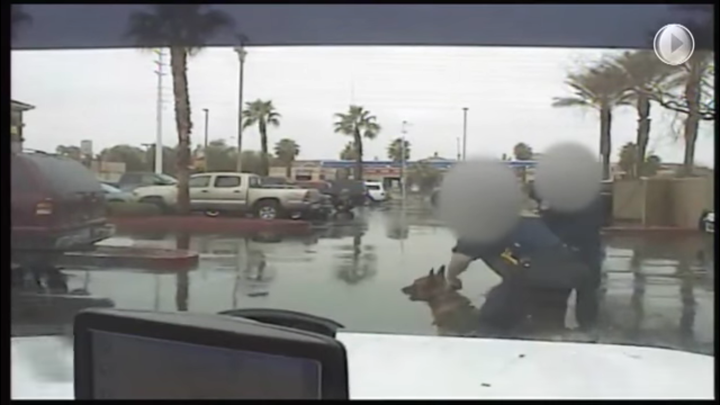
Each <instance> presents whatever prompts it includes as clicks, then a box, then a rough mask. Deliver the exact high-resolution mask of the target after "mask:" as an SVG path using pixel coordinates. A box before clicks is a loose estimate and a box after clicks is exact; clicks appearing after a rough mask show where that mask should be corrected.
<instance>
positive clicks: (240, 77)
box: [234, 35, 247, 173]
mask: <svg viewBox="0 0 720 405" xmlns="http://www.w3.org/2000/svg"><path fill="white" fill-rule="evenodd" d="M238 39H239V40H240V46H237V47H235V48H234V50H235V53H237V55H238V61H239V62H240V69H239V72H238V137H237V171H238V173H239V172H242V132H243V116H242V112H243V74H244V71H245V56H247V52H246V51H245V40H246V38H245V37H244V36H243V35H238Z"/></svg>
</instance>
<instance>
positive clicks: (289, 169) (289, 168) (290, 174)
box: [285, 160, 293, 179]
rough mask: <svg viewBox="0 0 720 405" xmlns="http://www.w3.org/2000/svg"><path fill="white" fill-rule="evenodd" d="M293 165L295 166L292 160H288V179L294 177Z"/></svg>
mask: <svg viewBox="0 0 720 405" xmlns="http://www.w3.org/2000/svg"><path fill="white" fill-rule="evenodd" d="M292 166H293V161H292V160H291V161H289V162H287V164H286V165H285V177H286V178H288V179H290V178H291V177H292Z"/></svg>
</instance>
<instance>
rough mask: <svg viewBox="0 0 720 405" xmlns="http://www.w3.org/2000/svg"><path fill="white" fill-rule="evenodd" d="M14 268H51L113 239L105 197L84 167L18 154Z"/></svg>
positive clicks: (13, 194)
mask: <svg viewBox="0 0 720 405" xmlns="http://www.w3.org/2000/svg"><path fill="white" fill-rule="evenodd" d="M10 159H11V165H12V167H11V172H12V180H11V184H12V185H11V195H10V197H11V201H12V217H11V221H12V242H11V245H12V262H13V263H14V264H16V265H19V266H21V267H26V266H33V265H36V266H37V265H40V266H45V265H49V264H50V263H51V262H52V261H53V260H54V258H56V257H57V255H58V254H60V253H62V252H66V251H73V250H83V249H88V248H92V247H93V245H94V244H95V243H96V242H99V241H101V240H103V239H106V238H109V237H110V236H112V234H113V230H114V229H113V228H112V226H110V225H108V224H107V219H106V217H105V212H106V210H105V193H104V192H103V189H102V187H101V185H100V182H99V181H98V180H97V179H96V177H95V175H94V174H93V173H92V172H91V171H90V170H88V169H87V168H85V167H84V166H83V165H81V164H80V163H78V162H76V161H74V160H72V159H68V158H63V157H58V156H55V155H50V154H46V153H41V152H33V153H19V154H12V155H11V157H10Z"/></svg>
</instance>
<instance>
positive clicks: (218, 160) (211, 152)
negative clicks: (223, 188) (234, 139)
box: [197, 139, 237, 172]
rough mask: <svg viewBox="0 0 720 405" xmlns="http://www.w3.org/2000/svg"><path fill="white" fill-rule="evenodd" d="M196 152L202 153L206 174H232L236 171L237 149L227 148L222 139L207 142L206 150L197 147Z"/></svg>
mask: <svg viewBox="0 0 720 405" xmlns="http://www.w3.org/2000/svg"><path fill="white" fill-rule="evenodd" d="M203 149H204V150H203ZM197 152H202V154H203V156H204V161H205V170H206V171H208V172H232V171H235V169H236V162H237V149H236V148H234V147H232V146H228V145H227V143H225V140H223V139H216V140H213V141H211V142H209V143H208V146H207V148H203V147H201V146H198V150H197Z"/></svg>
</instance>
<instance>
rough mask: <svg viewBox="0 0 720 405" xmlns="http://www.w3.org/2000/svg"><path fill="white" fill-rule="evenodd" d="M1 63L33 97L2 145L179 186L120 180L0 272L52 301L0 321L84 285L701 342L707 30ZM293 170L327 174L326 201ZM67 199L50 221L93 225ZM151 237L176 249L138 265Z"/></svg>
mask: <svg viewBox="0 0 720 405" xmlns="http://www.w3.org/2000/svg"><path fill="white" fill-rule="evenodd" d="M210 7H212V6H210ZM140 9H142V10H145V9H143V8H141V7H140V8H138V10H140ZM145 11H147V12H148V13H150V12H152V7H147V10H145ZM38 22H39V21H38ZM127 24H132V21H128V22H127ZM128 27H129V28H128V29H130V30H131V31H132V27H131V26H130V25H128ZM17 35H23V34H22V31H19V32H18V34H17ZM135 35H140V34H138V33H135ZM650 37H652V35H650ZM650 41H651V42H652V38H650ZM12 64H13V69H12V92H13V94H12V97H13V99H14V100H15V101H17V102H22V103H23V104H27V105H33V106H37V107H36V108H33V109H25V110H23V111H22V115H23V117H22V122H23V126H22V139H23V142H24V147H25V148H34V149H39V150H45V151H47V152H51V153H57V154H60V155H63V156H65V157H66V158H67V159H75V160H77V161H78V162H81V163H82V165H84V166H85V167H84V168H82V167H80V164H78V166H77V167H75V168H74V170H75V169H77V170H80V169H78V168H82V169H83V170H86V171H87V173H90V172H94V175H95V177H96V178H103V179H120V178H122V175H123V173H131V172H132V173H138V177H139V178H138V179H137V181H133V184H142V185H145V184H154V183H152V182H146V181H145V178H146V177H145V176H150V178H152V176H155V177H156V178H159V179H162V180H163V181H165V182H167V184H178V187H143V188H138V189H132V192H131V191H128V195H130V194H132V198H128V199H127V201H122V202H116V203H114V204H112V205H113V207H112V209H109V210H108V214H107V218H106V219H103V220H106V221H107V222H106V223H104V224H109V225H112V224H115V225H116V227H115V234H114V235H112V236H110V235H108V236H107V237H104V238H101V239H100V240H86V241H84V242H83V243H81V244H80V245H82V246H80V245H78V246H70V247H68V248H67V249H68V250H78V251H82V252H83V253H82V254H80V253H78V254H73V255H70V254H65V253H64V252H63V256H62V258H61V259H55V258H53V259H52V260H53V262H52V263H51V265H48V266H49V267H51V268H53V269H55V270H53V273H52V274H54V276H52V277H54V278H52V277H51V282H47V280H46V281H43V283H45V284H43V287H42V288H41V291H40V292H38V291H36V290H37V289H31V290H27V289H29V288H30V287H28V285H27V282H26V279H25V278H22V277H20V278H18V280H20V281H17V282H16V284H15V286H16V287H14V288H17V289H25V290H27V291H32V292H31V294H33V295H34V296H37V295H43V294H45V295H47V296H52V300H57V302H58V303H57V304H56V305H55V304H53V308H54V309H53V311H49V312H48V311H46V309H44V307H43V309H38V308H35V307H34V306H37V305H40V304H38V302H39V301H38V300H30V299H26V300H24V301H23V302H22V303H20V304H18V305H25V306H29V307H33V308H35V309H34V310H28V311H14V312H13V320H12V322H13V333H14V334H16V335H20V334H28V333H30V332H28V331H33V332H32V333H35V331H37V330H39V329H38V328H40V329H42V328H43V327H45V326H47V327H48V328H49V329H52V328H54V327H57V326H58V325H61V326H62V325H67V324H69V322H70V321H69V320H70V319H71V314H72V313H73V311H77V310H78V305H79V304H77V303H78V302H80V301H82V300H84V302H85V303H86V304H87V306H94V305H106V304H107V303H108V302H111V304H112V305H113V306H115V307H118V308H135V309H148V310H157V311H191V312H198V313H208V314H212V313H217V312H219V311H223V310H227V309H230V308H243V307H269V308H284V309H292V310H295V311H305V312H309V313H313V314H315V315H319V316H324V317H328V318H332V319H334V320H336V321H337V322H340V323H342V324H343V325H345V327H346V329H345V331H350V332H368V333H384V334H416V335H427V336H438V339H444V338H445V337H446V336H476V337H487V336H499V337H502V338H522V339H537V340H546V341H555V340H567V341H583V342H599V343H617V344H632V345H641V346H653V347H666V348H672V349H677V350H683V351H692V352H700V353H708V354H713V353H714V349H713V347H714V323H713V319H714V311H715V306H714V284H713V280H714V270H713V269H714V253H713V248H712V247H713V243H714V215H711V214H712V211H713V207H714V184H715V177H714V154H713V151H714V142H715V140H714V136H713V134H714V131H715V129H714V125H715V122H714V116H715V115H714V98H713V97H714V88H713V87H712V86H713V80H712V76H713V74H714V54H713V53H712V52H709V51H705V50H701V49H695V50H694V53H693V54H692V56H691V57H690V58H689V59H687V60H686V61H684V62H683V63H680V64H678V65H676V66H672V65H668V64H667V63H665V62H663V61H662V60H661V59H660V58H659V57H658V56H657V55H656V54H655V53H654V52H653V51H652V50H632V49H601V48H593V49H584V48H562V47H554V48H551V47H490V46H488V47H479V46H464V47H453V46H432V47H431V46H352V47H350V46H292V47H290V46H286V47H273V46H252V43H251V42H250V43H249V44H248V45H245V44H243V45H242V47H238V48H232V47H206V48H204V49H202V52H199V53H193V54H191V56H190V57H188V58H187V60H185V59H182V58H175V59H173V57H172V56H171V52H170V50H169V48H167V49H166V48H161V49H150V52H147V49H141V48H136V49H125V48H118V49H86V50H16V51H13V52H12ZM173 64H181V66H179V68H178V69H174V68H173ZM175 67H176V68H177V66H175ZM177 71H182V72H187V77H186V79H187V85H186V87H185V88H182V89H178V88H175V87H174V86H177V85H178V81H177V80H175V81H174V78H173V72H177ZM241 77H242V79H240V78H241ZM176 97H177V98H178V99H176ZM238 99H240V100H242V103H241V104H239V101H238ZM88 100H102V102H99V101H96V102H90V103H89V102H88ZM189 106H192V109H191V110H190V109H189V108H190V107H189ZM14 108H15V107H14ZM239 110H240V111H239ZM18 111H19V110H18ZM238 114H241V115H238ZM98 128H102V131H98ZM568 145H569V146H568ZM156 148H157V150H159V153H156ZM238 148H240V150H239V149H238ZM481 157H482V159H484V160H481V159H480V158H481ZM488 162H490V163H488ZM543 167H546V168H547V169H543ZM543 170H544V171H543ZM205 172H208V173H211V175H209V176H206V177H203V181H201V182H190V185H189V186H188V189H187V190H186V191H187V192H186V193H185V192H179V191H178V190H179V189H180V188H181V186H185V185H187V179H188V178H189V177H191V176H192V175H194V174H202V173H205ZM28 173H30V172H28ZM68 173H69V172H68ZM156 173H157V174H156ZM222 173H227V174H228V175H231V176H232V177H233V180H232V181H230V182H228V181H225V180H223V177H222ZM238 173H242V175H239V174H238ZM38 176H46V177H47V179H46V180H43V179H45V177H43V179H41V180H43V181H46V182H48V184H52V183H53V182H63V181H67V182H78V181H80V180H82V181H83V182H86V181H90V180H92V179H90V180H87V179H88V178H90V175H88V176H80V175H78V176H75V175H73V176H71V178H66V177H65V176H64V175H63V176H59V175H57V174H56V175H53V174H52V173H47V174H38ZM238 176H239V177H238ZM140 177H142V179H140ZM15 178H16V176H15V175H14V176H13V181H14V179H15ZM18 178H19V177H18ZM365 181H370V182H371V183H369V184H366V183H365ZM296 182H308V183H307V184H310V183H309V182H316V183H318V184H322V183H324V182H327V183H328V184H331V186H329V187H326V188H323V189H322V193H323V194H324V195H326V196H329V197H328V198H325V197H323V198H315V197H316V194H318V193H314V192H313V193H307V194H304V193H302V192H298V190H293V189H292V188H293V187H294V186H292V185H291V184H296ZM13 184H15V182H14V183H13ZM270 184H272V185H277V186H269V187H262V186H261V185H270ZM300 184H305V183H300ZM308 187H309V186H308ZM103 188H104V189H105V190H108V191H110V192H117V189H115V188H114V187H111V186H107V185H103ZM268 188H272V190H270V189H268ZM313 188H315V187H314V186H313ZM366 189H367V190H383V191H384V193H383V195H382V196H378V195H376V194H377V193H375V194H373V193H368V192H366ZM128 190H130V189H128ZM340 196H342V197H348V198H339V197H340ZM78 198H80V197H78ZM68 201H69V202H67V204H66V205H61V203H62V204H65V203H64V202H59V203H58V205H57V206H58V207H60V208H58V212H57V213H54V214H53V215H55V214H57V215H63V216H61V217H58V218H59V219H58V221H57V223H58V224H62V223H66V222H67V223H72V224H73V226H76V227H79V228H82V227H96V226H100V225H99V222H98V221H100V220H98V219H96V218H94V219H93V221H95V222H92V223H91V222H87V221H86V220H84V219H83V218H82V215H80V214H79V213H80V212H83V211H82V210H83V209H84V208H82V207H80V206H73V204H75V202H73V201H74V200H72V199H71V198H68ZM320 201H322V203H321V202H320ZM66 207H67V208H66ZM26 211H27V208H26V207H23V206H21V205H18V206H17V207H16V206H15V205H13V218H14V219H13V232H16V231H17V232H26V231H27V229H40V228H38V225H37V224H36V223H32V224H25V225H23V224H22V223H20V222H16V221H15V218H25V217H27V218H29V219H27V221H34V217H33V216H32V215H26V214H27V213H26ZM16 212H18V213H25V214H23V215H25V216H22V215H20V214H17V215H16V214H15V213H16ZM184 215H193V220H192V221H185V220H183V219H182V218H180V217H181V216H184ZM128 217H132V218H133V221H130V220H128V219H127V218H128ZM137 218H140V219H139V220H137ZM142 218H147V219H148V220H147V221H144V220H142ZM257 219H262V220H263V221H262V222H263V223H269V222H273V223H281V224H286V223H291V225H289V226H294V227H296V226H298V225H297V223H301V224H305V225H303V226H305V228H303V229H304V231H303V232H292V233H285V232H282V231H278V229H281V228H279V227H277V226H274V225H273V226H270V225H268V226H267V228H263V229H262V230H258V229H257V227H256V226H257V224H258V222H260V221H257ZM19 220H20V219H18V221H19ZM51 222H52V223H55V222H53V221H51ZM48 223H49V224H50V222H48ZM190 223H192V224H193V225H190ZM194 224H199V225H197V226H196V225H194ZM249 224H250V225H249ZM518 224H519V225H518ZM251 225H252V226H251ZM43 226H45V225H43ZM58 226H59V225H58ZM263 226H265V225H263ZM63 229H64V228H63ZM293 229H295V228H293ZM61 230H62V229H60V228H54V225H47V229H46V228H43V230H42V232H43V235H55V234H57V232H60V231H61ZM13 235H15V233H14V234H13ZM31 236H32V235H31ZM31 236H28V238H29V239H28V240H30V241H32V243H38V245H36V248H37V249H46V246H40V245H39V243H40V242H39V241H37V240H39V239H40V238H34V237H31ZM13 238H15V236H13ZM87 245H94V246H95V247H96V250H95V252H96V253H92V252H87V249H86V248H87ZM34 246H35V245H34ZM159 249H168V250H180V251H181V253H178V257H182V258H184V259H178V261H177V263H175V262H173V264H171V265H170V267H171V268H169V269H163V270H162V271H158V270H157V269H156V268H155V267H153V266H154V265H153V263H154V260H157V259H158V258H157V255H158V254H159V253H158V251H159ZM120 250H122V251H124V252H130V251H131V252H132V255H131V256H132V257H133V260H125V259H122V260H121V259H113V260H110V259H108V260H104V259H103V260H102V262H101V265H100V267H101V270H98V265H97V263H99V261H98V260H96V259H97V258H96V257H95V256H93V254H95V255H100V254H105V253H107V252H118V251H120ZM97 252H100V253H97ZM26 253H27V252H26V251H23V254H26ZM107 254H108V255H110V253H107ZM112 254H116V253H112ZM128 254H129V253H128ZM111 256H112V255H111ZM18 257H21V259H17V260H20V261H21V263H19V264H18V266H17V268H18V269H26V270H28V271H30V270H32V266H37V263H36V262H33V261H30V260H25V259H22V258H24V257H26V256H22V255H21V256H18ZM48 260H51V259H48ZM195 261H196V262H195ZM28 266H29V267H28ZM18 271H21V270H18ZM28 274H29V273H28ZM518 274H519V275H518ZM508 280H522V282H518V283H520V284H513V283H510V282H509V281H508ZM55 281H57V282H55ZM509 283H510V284H509ZM511 284H512V285H511ZM517 285H520V286H519V287H517ZM32 288H35V287H32ZM515 288H518V289H515ZM25 290H23V291H25ZM68 297H72V299H70V298H68ZM70 301H72V303H70ZM43 302H44V301H43ZM13 305H14V306H13V308H15V304H13ZM82 305H85V304H82ZM82 305H80V306H82ZM108 305H109V304H108ZM46 312H47V313H46ZM61 312H62V314H61ZM32 314H35V315H32ZM52 330H54V329H52Z"/></svg>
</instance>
